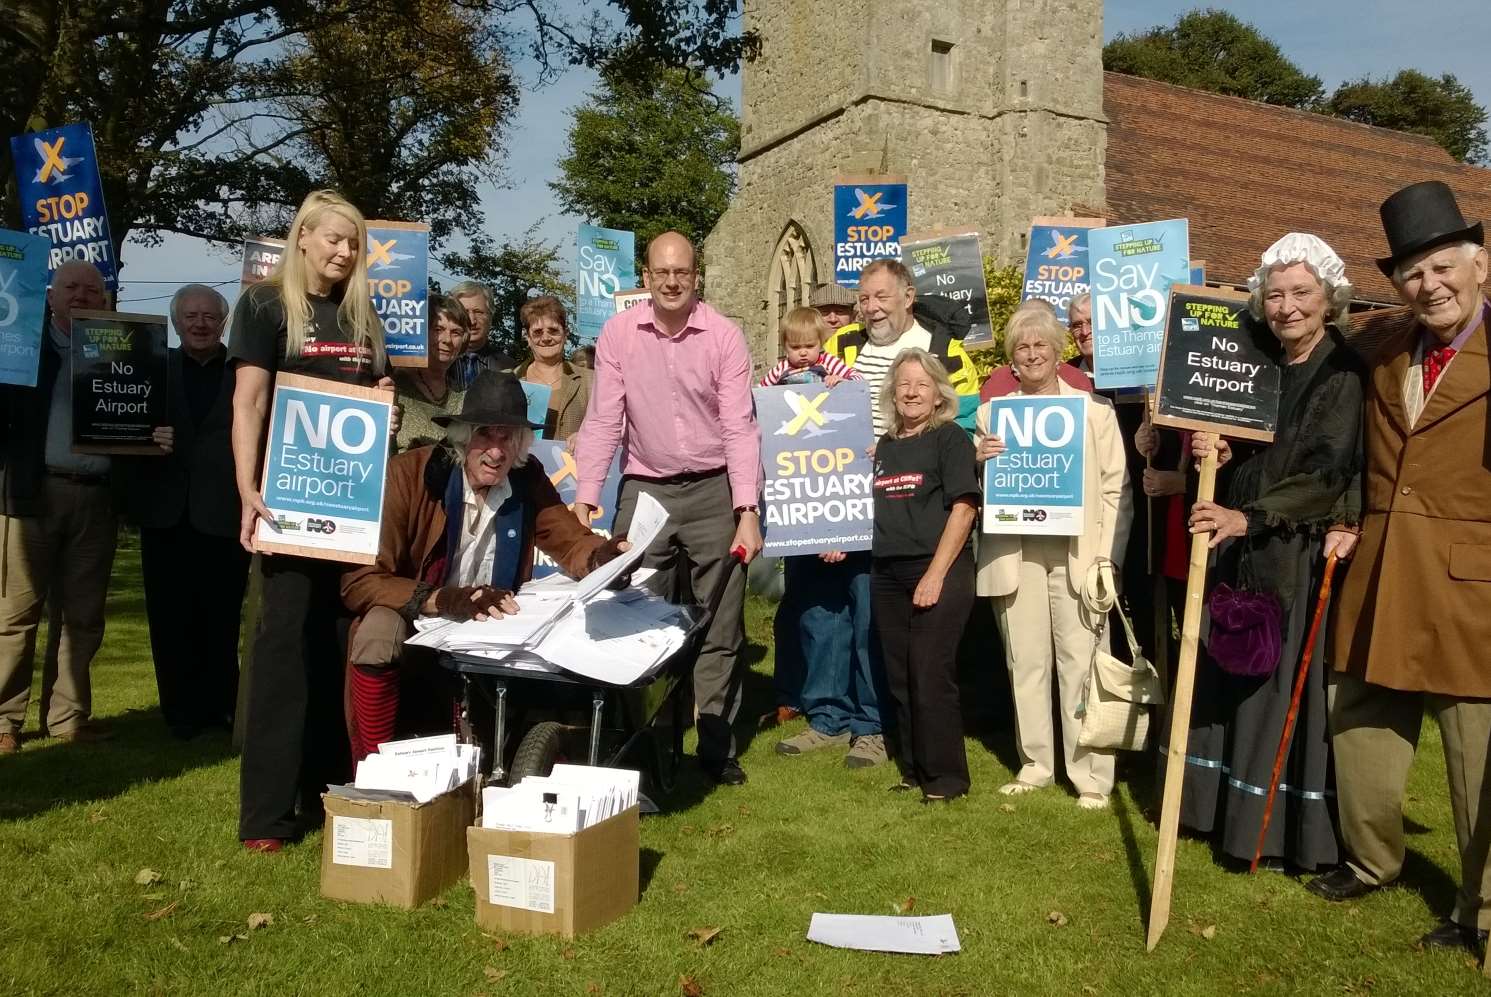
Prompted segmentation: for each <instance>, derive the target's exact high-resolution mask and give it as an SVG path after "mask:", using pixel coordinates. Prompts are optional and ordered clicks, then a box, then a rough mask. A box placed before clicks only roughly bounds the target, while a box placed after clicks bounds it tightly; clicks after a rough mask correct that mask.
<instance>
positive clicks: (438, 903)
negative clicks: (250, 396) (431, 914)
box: [430, 897, 450, 910]
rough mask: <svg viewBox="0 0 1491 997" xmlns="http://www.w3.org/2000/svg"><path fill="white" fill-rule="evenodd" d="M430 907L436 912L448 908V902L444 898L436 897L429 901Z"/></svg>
mask: <svg viewBox="0 0 1491 997" xmlns="http://www.w3.org/2000/svg"><path fill="white" fill-rule="evenodd" d="M430 906H431V907H434V908H435V909H436V910H440V909H443V908H445V907H449V906H450V901H449V900H447V899H445V898H444V897H436V898H435V899H433V900H431V901H430Z"/></svg>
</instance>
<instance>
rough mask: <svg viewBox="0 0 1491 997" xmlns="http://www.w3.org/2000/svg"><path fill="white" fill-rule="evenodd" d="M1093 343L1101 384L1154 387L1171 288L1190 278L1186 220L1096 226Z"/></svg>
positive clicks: (1091, 245)
mask: <svg viewBox="0 0 1491 997" xmlns="http://www.w3.org/2000/svg"><path fill="white" fill-rule="evenodd" d="M1087 247H1088V253H1089V256H1090V259H1091V261H1092V347H1093V356H1092V359H1093V366H1094V368H1096V369H1095V372H1094V378H1093V380H1094V382H1095V383H1096V385H1097V387H1098V388H1100V389H1101V388H1152V387H1154V383H1155V378H1156V377H1157V375H1158V374H1159V370H1160V346H1161V344H1162V343H1163V342H1164V339H1165V309H1166V308H1167V307H1168V302H1169V299H1170V287H1171V285H1173V284H1184V283H1186V282H1187V281H1189V280H1190V279H1191V244H1190V227H1189V225H1188V224H1187V223H1186V220H1185V219H1184V218H1177V219H1175V220H1173V221H1165V222H1143V223H1141V224H1138V225H1115V226H1111V227H1109V228H1095V229H1093V230H1092V231H1091V232H1089V233H1088V234H1087Z"/></svg>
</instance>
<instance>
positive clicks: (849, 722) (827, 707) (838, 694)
mask: <svg viewBox="0 0 1491 997" xmlns="http://www.w3.org/2000/svg"><path fill="white" fill-rule="evenodd" d="M785 569H786V572H787V594H788V599H792V600H793V603H794V606H795V608H796V610H797V612H798V613H799V614H800V624H799V627H798V633H799V637H800V643H801V648H802V659H803V666H804V676H803V683H802V706H801V709H802V712H803V714H804V715H805V716H806V717H807V718H808V723H809V724H810V725H811V726H812V727H813V729H814V730H816V731H818V732H819V733H822V734H841V733H843V732H845V731H848V732H849V733H850V734H852V735H854V736H855V737H858V736H860V735H863V734H879V733H880V732H881V727H880V702H881V697H882V695H883V691H884V689H885V670H884V668H883V667H882V666H881V663H880V648H879V646H878V644H877V643H876V641H874V640H873V639H872V636H871V629H870V555H869V552H868V551H861V552H857V553H853V554H850V555H848V556H847V557H846V558H845V559H844V560H843V561H841V562H839V563H838V564H825V563H824V562H823V561H822V560H820V559H819V558H818V557H817V555H799V556H797V557H789V558H787V560H786V562H785ZM794 594H795V597H794Z"/></svg>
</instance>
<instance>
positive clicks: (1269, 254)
mask: <svg viewBox="0 0 1491 997" xmlns="http://www.w3.org/2000/svg"><path fill="white" fill-rule="evenodd" d="M1293 263H1303V264H1305V265H1306V266H1307V267H1309V268H1310V269H1311V270H1312V271H1313V272H1314V273H1315V276H1316V277H1318V278H1319V279H1320V280H1321V281H1322V282H1323V283H1325V284H1328V285H1330V286H1331V287H1341V286H1343V285H1344V286H1347V287H1349V286H1351V282H1350V281H1348V280H1347V279H1346V264H1345V263H1342V262H1341V257H1339V256H1337V255H1336V251H1335V250H1334V249H1332V248H1330V246H1328V245H1326V243H1325V240H1324V239H1322V238H1320V237H1319V236H1318V235H1310V234H1309V233H1308V232H1290V233H1289V234H1288V235H1286V236H1284V237H1283V238H1282V239H1280V240H1279V241H1278V242H1276V243H1274V244H1273V245H1272V246H1269V247H1268V248H1267V249H1265V250H1264V251H1263V265H1262V266H1260V267H1259V268H1258V269H1257V271H1256V272H1255V273H1254V274H1253V276H1251V277H1249V278H1248V290H1249V291H1256V290H1258V289H1259V288H1260V287H1262V286H1263V282H1264V281H1265V280H1267V279H1268V272H1269V271H1270V270H1272V269H1273V268H1274V267H1287V266H1289V265H1290V264H1293Z"/></svg>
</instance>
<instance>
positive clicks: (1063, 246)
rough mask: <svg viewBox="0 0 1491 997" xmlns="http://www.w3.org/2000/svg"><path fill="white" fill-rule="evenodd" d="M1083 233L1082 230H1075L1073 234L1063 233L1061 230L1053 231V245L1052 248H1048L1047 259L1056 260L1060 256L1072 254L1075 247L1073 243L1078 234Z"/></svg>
mask: <svg viewBox="0 0 1491 997" xmlns="http://www.w3.org/2000/svg"><path fill="white" fill-rule="evenodd" d="M1081 234H1082V233H1080V232H1073V233H1072V234H1071V235H1062V234H1061V233H1060V232H1052V233H1051V240H1052V243H1053V245H1052V246H1051V248H1050V249H1048V250H1046V259H1048V260H1054V259H1056V258H1057V257H1058V256H1070V255H1071V254H1072V248H1073V247H1072V243H1074V242H1076V241H1077V236H1079V235H1081Z"/></svg>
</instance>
